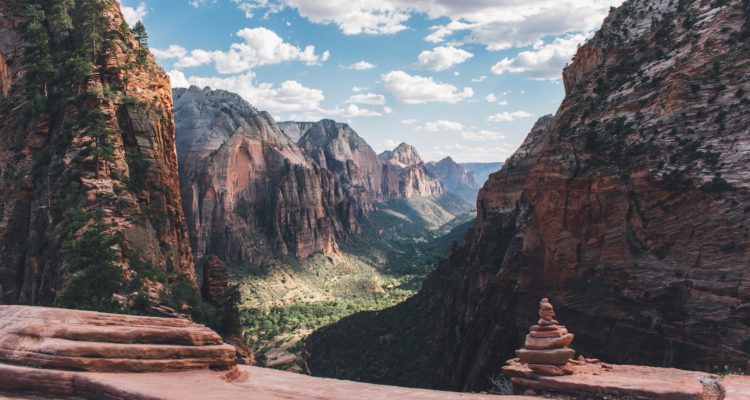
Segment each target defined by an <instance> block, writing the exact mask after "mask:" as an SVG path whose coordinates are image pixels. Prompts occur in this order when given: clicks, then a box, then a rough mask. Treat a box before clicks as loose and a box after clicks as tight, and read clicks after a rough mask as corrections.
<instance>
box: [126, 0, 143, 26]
mask: <svg viewBox="0 0 750 400" xmlns="http://www.w3.org/2000/svg"><path fill="white" fill-rule="evenodd" d="M120 9H121V10H122V16H123V17H125V22H127V23H128V25H130V26H133V25H135V23H136V22H138V21H142V20H143V19H144V18H146V15H148V8H146V4H145V3H143V2H141V3H139V4H138V6H136V7H128V6H121V7H120Z"/></svg>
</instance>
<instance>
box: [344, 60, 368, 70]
mask: <svg viewBox="0 0 750 400" xmlns="http://www.w3.org/2000/svg"><path fill="white" fill-rule="evenodd" d="M373 68H375V64H371V63H369V62H367V61H357V62H355V63H354V64H350V65H345V66H344V69H353V70H356V71H365V70H368V69H373Z"/></svg>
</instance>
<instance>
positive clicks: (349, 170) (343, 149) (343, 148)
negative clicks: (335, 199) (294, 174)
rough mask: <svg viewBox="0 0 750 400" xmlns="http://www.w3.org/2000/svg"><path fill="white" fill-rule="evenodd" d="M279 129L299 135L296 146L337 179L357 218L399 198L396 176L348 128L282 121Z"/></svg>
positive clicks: (334, 124) (330, 122)
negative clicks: (351, 202)
mask: <svg viewBox="0 0 750 400" xmlns="http://www.w3.org/2000/svg"><path fill="white" fill-rule="evenodd" d="M279 126H280V127H282V129H283V130H284V132H285V133H286V132H288V131H291V132H301V133H302V136H301V137H300V139H299V141H298V142H297V144H298V145H299V147H300V148H301V149H302V150H304V151H305V153H307V154H308V155H309V156H310V157H311V158H312V159H313V161H315V162H316V163H317V164H318V165H319V166H320V167H321V168H322V169H326V170H328V171H330V172H331V173H333V174H334V175H336V176H338V177H339V181H340V182H341V185H342V187H343V188H344V190H345V191H346V192H347V193H348V194H349V196H350V197H352V198H353V199H354V201H355V204H356V205H357V208H358V210H359V216H360V217H364V216H365V215H366V214H367V213H369V212H370V211H372V210H373V208H374V205H375V203H379V202H384V201H388V200H393V199H397V198H400V197H401V195H400V193H399V191H398V188H399V187H398V179H397V178H396V176H395V175H394V174H393V173H389V172H390V171H389V170H388V169H387V168H386V167H385V165H384V164H383V162H382V161H380V159H378V155H377V153H375V151H374V150H373V149H372V148H371V147H370V145H368V144H367V142H366V141H365V140H364V139H362V138H361V137H360V136H359V135H357V132H355V131H354V130H353V129H352V128H351V127H349V125H347V124H342V123H337V122H336V121H332V120H322V121H319V122H285V123H283V124H280V125H279ZM284 126H285V127H286V128H283V127H284ZM292 127H295V128H296V129H292Z"/></svg>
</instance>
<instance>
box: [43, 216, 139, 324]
mask: <svg viewBox="0 0 750 400" xmlns="http://www.w3.org/2000/svg"><path fill="white" fill-rule="evenodd" d="M66 217H67V218H68V219H69V220H70V223H69V224H68V226H67V229H66V230H65V231H64V232H63V233H62V234H61V241H62V248H63V254H64V255H65V257H66V259H67V261H68V263H69V268H70V272H71V273H73V274H74V277H73V279H72V280H71V281H70V283H69V284H68V286H67V287H66V288H65V290H64V291H63V293H62V295H61V296H60V297H59V298H58V305H60V306H62V307H66V308H79V309H83V310H95V311H105V312H122V305H121V304H119V303H117V302H115V301H114V300H113V299H112V294H113V293H118V292H121V291H122V289H124V288H125V278H124V276H123V272H122V269H120V268H119V267H117V266H116V265H115V264H114V262H115V260H116V256H115V253H114V251H113V250H112V246H113V245H115V244H116V243H117V241H118V239H119V238H118V237H117V236H115V235H111V234H109V233H107V232H106V230H107V227H106V226H105V225H104V223H103V222H102V217H101V214H95V215H91V213H86V212H84V211H83V210H82V209H80V208H76V209H72V210H70V211H69V212H67V213H66ZM84 227H86V230H85V231H84V232H83V233H82V234H80V235H76V232H77V231H78V230H80V229H82V228H84Z"/></svg>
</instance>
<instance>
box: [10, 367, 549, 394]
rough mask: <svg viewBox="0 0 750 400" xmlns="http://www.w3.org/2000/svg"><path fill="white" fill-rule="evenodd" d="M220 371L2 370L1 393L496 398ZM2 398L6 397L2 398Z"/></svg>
mask: <svg viewBox="0 0 750 400" xmlns="http://www.w3.org/2000/svg"><path fill="white" fill-rule="evenodd" d="M232 375H233V374H232V373H231V372H230V373H227V372H220V371H209V370H200V371H185V372H171V373H141V374H111V373H110V374H108V373H92V372H67V371H55V370H41V369H33V368H27V367H21V366H15V365H6V364H0V393H1V392H3V391H10V392H12V393H14V394H19V395H18V397H19V398H20V397H25V396H27V395H28V396H29V397H30V398H37V397H36V396H50V397H53V398H73V397H74V398H83V399H96V400H99V399H107V400H125V399H127V400H185V399H195V398H200V399H204V400H229V399H231V400H245V399H248V400H251V399H263V400H282V399H283V400H290V399H320V400H322V399H328V400H350V399H358V400H374V399H404V400H417V399H419V400H482V399H498V397H497V396H494V395H480V394H468V393H455V392H440V391H433V390H423V389H409V388H401V387H395V386H383V385H374V384H368V383H359V382H352V381H341V380H336V379H327V378H313V377H310V376H306V375H300V374H294V373H291V372H284V371H278V370H273V369H266V368H258V367H248V366H238V367H237V373H236V374H234V375H238V376H237V377H236V378H235V379H230V378H229V376H232ZM0 398H2V396H1V395H0ZM502 399H503V400H506V399H507V400H530V399H534V398H532V397H526V396H504V397H502Z"/></svg>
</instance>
